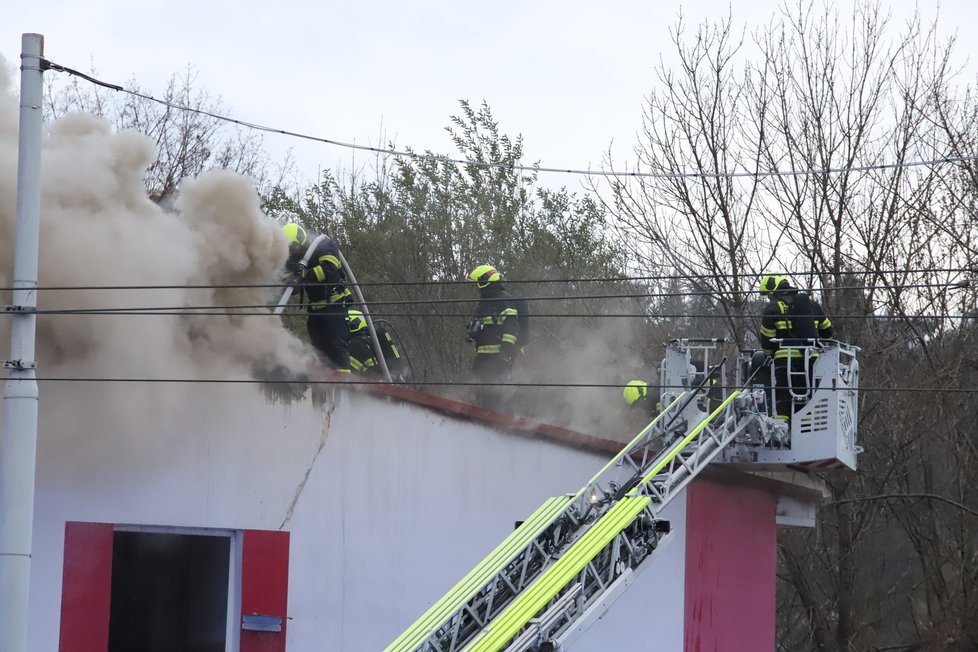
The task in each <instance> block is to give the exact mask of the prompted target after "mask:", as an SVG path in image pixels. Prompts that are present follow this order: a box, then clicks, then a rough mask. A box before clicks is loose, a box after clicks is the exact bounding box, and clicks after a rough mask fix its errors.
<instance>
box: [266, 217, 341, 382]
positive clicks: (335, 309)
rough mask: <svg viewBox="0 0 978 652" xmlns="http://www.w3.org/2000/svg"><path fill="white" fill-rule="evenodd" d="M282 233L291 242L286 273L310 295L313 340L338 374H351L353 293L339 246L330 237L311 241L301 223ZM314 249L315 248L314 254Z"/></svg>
mask: <svg viewBox="0 0 978 652" xmlns="http://www.w3.org/2000/svg"><path fill="white" fill-rule="evenodd" d="M282 231H283V232H284V233H285V237H286V238H288V240H289V260H288V262H287V263H286V270H288V271H289V272H290V273H292V274H293V275H294V276H295V277H296V279H297V280H298V282H300V283H301V284H302V288H303V290H304V292H305V294H306V299H305V302H306V312H307V314H308V318H307V320H306V328H307V330H308V332H309V341H310V342H312V345H313V346H315V347H316V349H317V350H318V351H320V352H321V353H322V354H323V355H325V356H326V357H327V358H329V361H330V362H331V363H332V365H333V366H334V367H335V368H336V370H337V371H339V372H342V373H349V372H350V353H349V338H350V336H349V329H348V327H347V324H346V311H347V304H349V303H350V302H352V300H353V293H352V292H350V290H349V288H347V287H346V272H345V271H343V264H342V263H341V262H340V248H339V245H338V244H337V242H336V240H334V239H333V238H329V237H321V238H316V239H315V240H311V239H310V238H309V235H308V234H307V233H306V230H305V229H304V228H302V227H301V226H299V225H298V224H286V225H285V226H284V227H282ZM310 246H312V247H313V249H312V251H311V252H310V251H309V248H310ZM307 254H309V255H308V257H307ZM303 259H305V262H303Z"/></svg>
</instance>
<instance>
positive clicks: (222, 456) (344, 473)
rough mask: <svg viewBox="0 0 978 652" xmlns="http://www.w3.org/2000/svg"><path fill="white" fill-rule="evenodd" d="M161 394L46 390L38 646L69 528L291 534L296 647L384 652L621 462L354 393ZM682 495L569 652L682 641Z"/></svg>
mask: <svg viewBox="0 0 978 652" xmlns="http://www.w3.org/2000/svg"><path fill="white" fill-rule="evenodd" d="M158 392H159V389H158V388H154V387H152V386H138V385H136V386H131V387H112V388H111V391H110V388H108V387H104V386H103V387H102V388H99V389H89V390H88V392H87V394H86V395H84V396H82V395H80V394H78V393H72V394H69V393H67V392H65V393H64V394H60V393H59V392H58V391H57V390H51V391H49V392H48V393H47V394H46V395H42V399H41V429H40V440H41V442H40V446H39V451H38V481H37V501H36V510H35V529H34V543H35V546H34V560H33V567H32V583H31V613H30V619H31V622H30V633H29V636H30V640H29V649H31V650H37V651H38V652H48V651H51V652H53V651H54V650H57V647H58V628H57V623H58V622H59V621H60V604H61V573H62V561H63V545H64V523H65V521H68V520H71V521H94V522H109V523H126V524H145V525H165V526H181V527H210V528H228V529H266V530H276V529H280V528H281V529H286V530H289V531H290V532H291V551H290V573H289V574H290V578H289V616H290V620H289V622H288V650H290V652H304V651H306V650H309V651H312V650H353V651H359V650H381V649H383V648H384V647H385V646H386V645H387V644H388V643H389V642H391V641H392V640H393V639H394V638H395V637H396V636H397V635H398V634H399V633H400V632H401V631H402V630H403V629H404V628H406V627H407V626H408V625H409V624H410V623H411V622H413V621H414V620H415V619H416V618H417V617H418V616H420V615H421V613H423V611H424V610H425V609H426V608H427V607H428V606H430V604H431V603H432V602H434V601H435V600H437V599H438V598H439V597H441V595H442V594H443V593H444V592H445V591H446V590H447V589H449V588H450V587H451V586H453V585H454V584H455V582H457V581H458V580H459V579H460V578H461V577H462V576H463V575H464V574H465V573H466V572H467V571H468V570H470V568H471V567H472V566H473V565H475V564H476V563H477V562H478V561H480V560H481V559H482V558H483V557H484V556H485V554H487V553H488V552H489V551H491V550H492V549H493V548H494V547H495V545H496V544H497V543H498V542H499V541H501V540H502V539H503V538H504V537H505V536H506V535H507V534H508V533H509V532H510V531H511V530H512V528H513V526H514V522H515V521H517V520H522V519H523V518H525V517H526V516H528V515H529V514H530V513H531V512H532V511H533V510H534V509H536V508H537V507H538V506H539V505H540V504H541V503H542V502H543V501H544V500H545V499H546V498H548V497H549V496H552V495H559V494H562V493H568V492H575V491H576V490H577V489H578V488H580V486H581V485H583V484H584V483H585V482H586V481H587V480H588V479H589V478H590V477H591V476H592V475H593V474H594V473H595V472H596V471H597V470H598V469H599V468H600V467H601V466H603V464H604V463H605V462H606V461H607V458H608V457H609V455H608V454H604V453H594V452H587V451H582V450H580V449H577V448H573V447H570V446H564V445H561V444H556V443H554V442H552V441H549V440H546V439H541V438H535V437H533V436H531V435H521V434H514V433H508V432H500V431H499V430H497V429H494V428H493V427H491V426H489V425H485V424H480V423H475V422H471V421H466V420H461V419H456V418H453V417H448V416H444V415H442V414H440V413H436V412H433V411H431V410H429V409H426V408H422V407H419V406H417V405H413V404H410V403H404V402H398V401H395V400H390V399H384V398H379V397H376V396H372V395H367V394H362V393H358V392H346V391H336V392H335V393H332V396H333V398H334V399H335V402H333V400H329V401H327V402H326V405H325V406H322V405H320V406H317V405H314V403H313V401H311V400H309V399H305V400H301V401H297V402H292V403H289V404H286V403H275V402H268V401H267V400H265V398H264V397H263V396H262V395H261V394H260V393H259V392H258V391H256V389H255V388H254V387H253V386H247V385H241V386H221V387H220V388H210V387H204V388H203V389H201V388H197V389H196V390H195V391H193V392H190V391H184V392H182V394H181V396H180V397H179V399H177V398H175V397H174V396H172V395H171V394H161V393H158ZM138 406H142V407H140V408H138V409H137V407H138ZM683 503H684V497H683V496H680V497H679V498H678V499H677V500H676V502H675V504H674V505H673V506H672V507H671V508H670V510H669V513H668V514H667V516H668V517H669V518H671V519H672V525H673V528H674V534H673V535H672V537H670V538H671V539H672V541H671V543H670V545H668V546H664V548H663V550H662V551H661V553H660V554H659V555H657V557H656V558H655V559H654V561H653V562H652V563H651V564H650V567H649V568H647V569H646V570H645V571H644V572H643V573H642V574H641V575H640V576H639V577H638V579H637V582H636V584H635V585H634V586H633V587H632V588H631V589H629V591H628V592H626V594H625V596H624V597H623V598H622V599H621V600H619V602H618V603H617V604H616V605H615V608H614V609H613V610H612V612H611V613H610V614H609V615H608V616H607V617H606V618H605V619H603V620H601V621H599V622H598V623H597V624H596V625H595V626H594V627H593V628H592V629H591V630H590V631H589V632H588V633H586V634H585V636H584V637H583V638H582V639H581V640H580V642H579V643H578V645H576V646H575V648H574V650H575V652H592V651H593V652H599V651H600V652H605V651H607V650H612V649H634V650H640V649H652V648H651V647H648V645H646V644H645V643H643V642H645V641H647V640H648V639H647V633H648V632H649V631H654V632H656V635H655V639H654V643H655V645H654V646H653V647H654V648H655V649H662V650H671V649H681V646H682V636H683V633H682V629H683V594H682V583H683V572H684V571H683V569H684V567H685V564H684V555H683V548H684V546H683V528H684V520H685V518H684V505H683ZM290 510H291V514H290Z"/></svg>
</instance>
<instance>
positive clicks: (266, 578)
mask: <svg viewBox="0 0 978 652" xmlns="http://www.w3.org/2000/svg"><path fill="white" fill-rule="evenodd" d="M288 601H289V533H288V532H271V531H264V530H245V532H244V541H243V552H242V560H241V615H242V616H244V615H247V614H261V615H265V616H279V617H281V618H282V631H281V632H255V631H246V630H242V632H241V652H285V629H286V622H287V615H288Z"/></svg>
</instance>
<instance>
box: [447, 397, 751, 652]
mask: <svg viewBox="0 0 978 652" xmlns="http://www.w3.org/2000/svg"><path fill="white" fill-rule="evenodd" d="M739 394H740V392H739V391H735V392H733V393H731V394H730V396H728V397H727V398H726V399H725V400H724V401H723V403H722V404H721V405H720V406H719V407H717V408H716V410H714V411H713V412H712V413H711V414H710V415H708V416H707V417H706V418H705V419H703V421H701V422H700V423H699V424H698V425H697V426H696V427H695V428H693V430H691V431H690V433H689V434H688V435H687V436H686V437H683V438H682V439H680V440H679V441H678V442H676V443H675V444H674V445H673V446H672V447H670V448H669V449H668V451H667V452H666V453H665V454H664V455H662V458H663V459H661V460H660V461H659V462H658V463H657V464H656V465H654V466H653V468H652V469H651V470H650V471H649V472H648V473H647V474H646V476H645V477H644V478H643V482H642V483H641V484H639V485H638V486H636V487H634V488H633V489H632V490H631V491H629V492H628V494H626V495H625V496H624V497H623V498H622V499H621V500H619V501H618V502H617V503H616V504H615V505H614V506H613V507H612V508H611V509H610V510H609V511H608V512H607V513H606V514H605V515H604V516H603V517H602V518H601V519H600V520H599V521H597V522H595V523H594V524H593V525H592V527H590V528H589V529H588V530H587V531H586V532H585V533H584V535H583V536H582V537H580V538H579V539H577V540H576V541H575V543H574V544H573V545H572V546H571V547H570V548H568V550H567V552H566V553H565V554H564V555H563V556H562V557H560V558H559V559H558V560H557V561H556V562H555V563H554V564H553V565H552V566H550V567H549V568H548V569H547V570H546V571H545V572H544V573H543V574H542V575H541V576H540V577H539V578H538V579H537V580H536V581H535V582H534V583H533V584H532V585H531V586H530V587H529V588H528V589H527V590H526V591H524V592H523V593H521V594H520V595H519V596H518V597H517V598H516V599H515V600H514V601H513V602H512V603H511V604H510V605H509V606H508V607H507V608H506V609H505V610H504V611H503V612H502V613H501V614H500V615H499V616H498V617H497V618H496V619H494V620H493V622H492V623H490V624H489V626H488V627H486V628H485V629H483V630H482V631H481V632H479V634H478V635H477V636H476V637H475V638H474V639H473V640H472V642H471V643H470V644H469V645H467V646H466V647H464V648H463V652H495V651H496V650H500V649H502V648H503V647H504V646H505V645H506V644H507V643H508V642H509V641H510V640H512V639H513V638H514V637H515V636H518V635H520V632H522V631H523V630H524V629H525V628H526V627H527V624H528V622H529V621H530V620H531V619H533V618H534V617H535V616H536V614H537V613H539V612H540V611H541V610H546V609H547V605H548V604H550V603H551V602H552V601H554V600H559V599H560V597H561V595H562V591H563V590H564V589H565V588H566V587H567V586H568V585H569V583H570V582H571V580H572V579H577V581H578V582H579V583H580V584H581V585H582V586H583V587H584V588H583V595H582V596H581V597H580V598H579V599H578V600H577V601H576V605H575V607H574V609H572V610H568V611H567V612H566V613H568V614H574V613H576V614H583V613H584V612H585V611H586V609H587V606H588V603H589V602H593V601H594V600H598V599H600V596H601V594H603V593H604V592H605V591H606V590H607V589H608V587H609V586H611V585H612V584H613V582H614V579H616V578H617V577H618V576H619V575H621V574H622V572H624V570H625V569H626V568H632V569H634V568H636V567H637V566H638V565H639V564H641V563H642V562H643V561H644V560H645V559H646V558H648V557H649V556H650V555H651V554H652V552H653V551H654V550H655V549H656V547H657V546H658V542H659V539H660V538H661V536H664V535H661V536H660V535H659V533H658V531H657V529H656V527H655V525H654V524H655V523H656V522H657V521H658V520H659V518H658V516H659V514H660V513H661V512H662V510H663V509H665V507H666V506H667V505H668V504H669V503H670V502H671V501H672V498H674V497H675V496H676V495H677V494H678V492H679V491H680V490H681V489H682V488H684V487H685V486H686V485H687V484H688V483H689V482H690V481H692V479H693V478H694V477H695V476H696V475H697V474H698V473H699V472H700V471H702V469H704V468H705V467H706V466H707V465H708V464H709V463H710V461H712V459H713V458H714V457H715V456H716V455H717V454H718V453H719V452H720V451H721V450H722V448H723V447H722V446H720V445H718V444H719V443H720V442H723V441H727V442H728V443H729V442H730V441H733V439H734V438H735V437H736V436H737V434H738V433H739V431H740V429H739V428H738V429H734V430H730V431H728V432H726V433H724V435H723V436H717V434H716V433H715V432H713V431H711V430H710V429H709V424H710V422H711V421H713V420H715V419H717V418H718V417H719V416H720V415H721V414H723V413H724V412H726V411H727V410H728V409H729V408H730V406H731V404H732V403H733V401H734V399H735V398H736V397H737V396H738V395H739ZM726 422H727V420H726V419H723V420H722V424H726ZM707 442H714V443H713V445H712V446H708V445H707ZM701 448H704V449H708V450H706V452H704V453H701V452H700V449H701ZM684 451H686V452H687V454H688V457H683V452H684ZM689 459H696V460H697V464H696V465H695V466H689V465H688V460H689ZM670 465H671V466H670ZM667 468H671V470H670V472H668V473H667V477H666V479H664V480H658V481H655V482H654V479H655V478H657V477H658V476H659V474H660V472H661V471H663V470H665V469H667ZM637 499H643V502H642V504H641V506H640V507H639V506H638V505H636V504H635V503H633V502H632V501H634V500H637ZM625 515H628V517H627V519H626V516H625ZM626 521H627V522H626ZM612 530H614V531H613V532H612ZM609 532H611V534H612V536H610V537H607V535H608V534H609ZM605 537H607V538H605ZM595 542H602V544H603V545H600V547H599V546H597V545H595ZM622 549H624V550H625V551H626V553H627V554H624V555H623V554H621V551H622ZM623 560H627V561H625V563H624V564H619V563H618V562H620V561H623ZM569 570H574V571H575V572H574V575H573V577H569V576H568V571H569ZM603 578H607V579H603ZM576 620H577V617H571V618H568V619H566V620H565V621H563V622H562V624H561V625H560V626H559V627H557V628H555V630H554V631H552V632H546V633H544V632H540V636H543V634H546V636H545V637H543V638H542V639H540V640H548V639H550V638H552V637H553V636H557V635H559V634H560V633H561V632H563V631H565V630H566V629H569V628H571V627H572V626H573V625H574V622H575V621H576ZM538 638H539V637H538ZM524 649H525V648H524Z"/></svg>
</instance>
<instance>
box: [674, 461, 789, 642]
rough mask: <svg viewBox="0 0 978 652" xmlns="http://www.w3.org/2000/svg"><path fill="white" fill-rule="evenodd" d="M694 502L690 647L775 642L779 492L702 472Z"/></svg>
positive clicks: (690, 498) (692, 492) (693, 487)
mask: <svg viewBox="0 0 978 652" xmlns="http://www.w3.org/2000/svg"><path fill="white" fill-rule="evenodd" d="M686 500H687V502H686V582H685V587H686V591H685V593H686V597H685V613H686V615H685V634H684V639H685V641H684V649H685V650H686V652H731V651H737V650H750V651H752V652H754V651H764V650H774V645H775V640H774V637H775V579H776V578H775V574H776V570H777V525H776V523H775V516H776V510H777V498H776V497H775V496H773V495H771V494H769V493H766V492H763V491H760V490H757V489H751V488H746V487H738V486H733V485H726V484H717V483H713V482H709V481H706V480H702V479H700V480H697V481H695V482H693V483H691V484H690V485H689V488H688V490H687V499H686Z"/></svg>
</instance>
